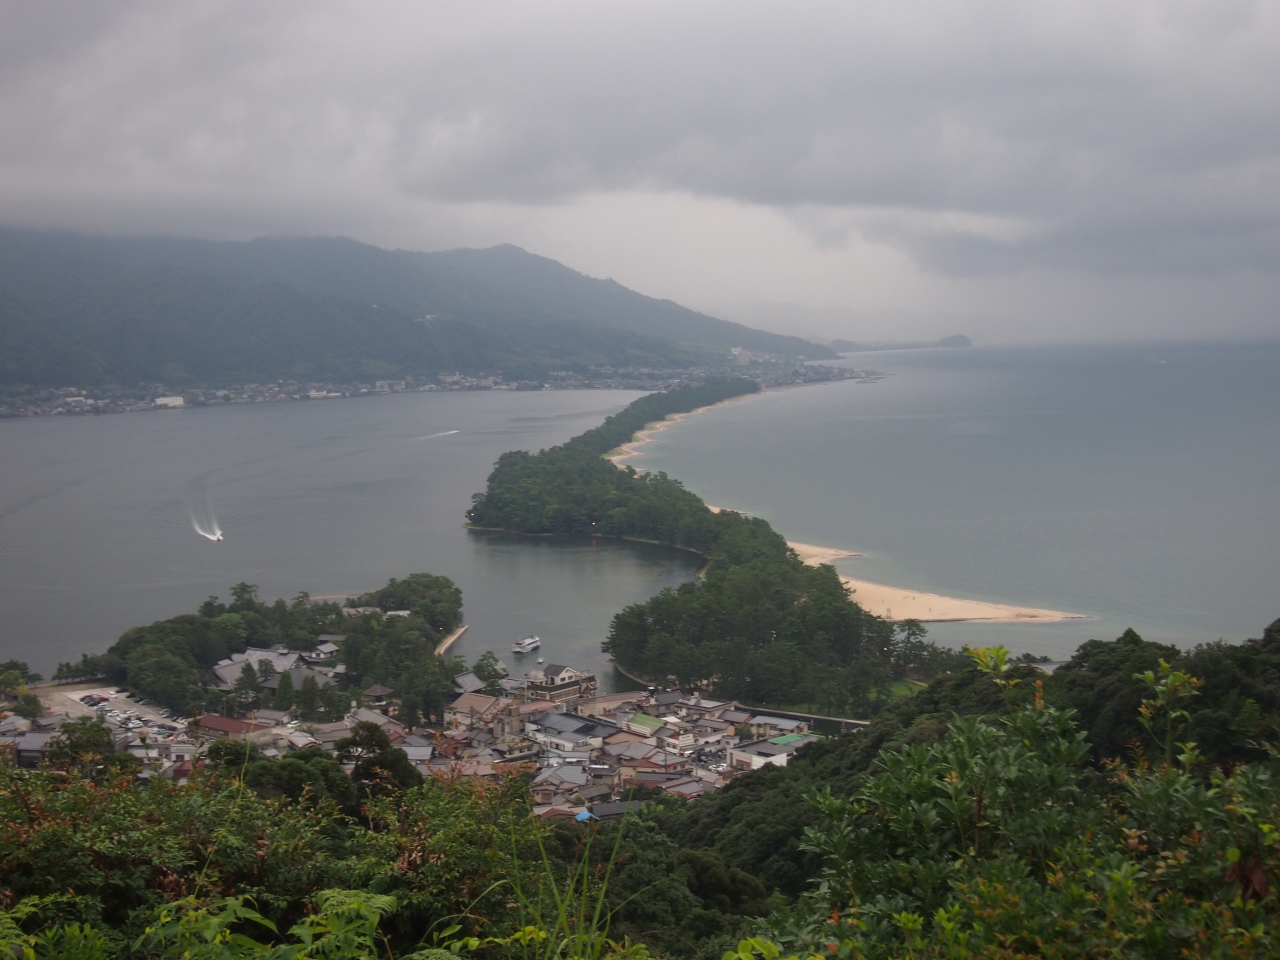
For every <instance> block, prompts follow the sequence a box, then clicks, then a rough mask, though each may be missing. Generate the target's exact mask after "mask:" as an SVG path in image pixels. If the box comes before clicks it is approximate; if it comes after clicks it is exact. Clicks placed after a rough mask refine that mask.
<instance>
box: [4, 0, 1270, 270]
mask: <svg viewBox="0 0 1280 960" xmlns="http://www.w3.org/2000/svg"><path fill="white" fill-rule="evenodd" d="M104 11H110V12H109V13H106V12H104ZM0 16H3V17H4V21H5V24H4V25H5V29H4V30H3V31H0V33H2V34H3V36H4V37H5V39H4V41H3V43H4V44H5V47H4V49H3V50H0V52H2V53H4V54H6V55H5V56H4V57H3V58H0V62H3V67H0V122H2V123H3V129H4V130H5V131H6V132H5V135H4V140H3V143H2V144H0V174H3V186H0V216H3V217H6V218H8V219H10V220H14V219H17V220H26V221H28V222H48V223H60V224H65V225H73V226H74V225H92V226H98V227H101V228H109V227H111V226H112V225H114V227H115V228H117V229H121V228H126V227H133V228H135V229H175V230H181V229H182V228H183V225H184V224H193V223H195V224H199V225H201V226H203V227H204V228H205V229H209V230H214V231H222V232H224V233H229V234H234V233H236V232H240V233H244V232H261V231H264V230H266V231H275V232H287V231H299V232H308V231H314V230H321V231H325V230H327V232H334V230H335V228H334V227H333V226H328V227H327V228H326V224H330V225H332V224H339V225H340V224H342V223H349V222H352V218H353V217H359V218H362V219H361V222H362V223H364V224H365V225H366V226H367V227H369V229H371V230H372V231H373V232H374V233H375V234H376V232H377V231H376V224H377V221H378V218H379V217H383V218H386V219H388V220H389V219H391V218H393V217H394V216H395V212H394V211H395V209H396V207H397V205H399V204H403V203H405V202H418V201H431V202H450V203H515V204H522V205H542V204H555V203H561V202H565V201H567V200H572V199H573V198H575V197H578V196H581V195H584V194H587V193H594V192H606V193H607V192H628V191H647V192H678V193H688V194H693V195H697V196H709V197H717V198H727V199H731V200H735V201H740V202H743V203H749V204H760V205H766V206H771V207H776V208H779V209H781V210H783V211H785V212H786V213H787V215H788V216H789V217H790V218H791V220H792V222H794V223H795V224H797V225H799V226H800V227H801V228H802V229H804V230H805V231H806V232H808V233H809V235H810V236H812V237H813V238H814V239H815V241H817V242H818V243H820V244H833V245H839V244H841V243H843V242H844V241H845V240H846V239H847V238H848V237H849V236H850V235H852V234H853V233H857V234H860V235H861V236H865V237H869V238H871V239H873V240H879V241H885V242H889V243H892V244H894V245H897V246H900V247H903V248H905V249H908V250H910V251H911V252H912V253H913V255H914V256H915V257H916V258H917V259H918V260H919V261H920V262H922V263H925V264H926V265H929V266H931V267H932V268H934V269H939V270H943V271H946V272H952V273H959V274H970V273H975V272H977V273H981V272H984V271H1003V270H1012V269H1017V268H1021V267H1027V266H1046V265H1047V266H1068V267H1083V268H1085V269H1087V270H1094V271H1105V272H1117V271H1118V272H1122V273H1123V272H1126V271H1134V272H1144V273H1157V274H1158V273H1161V272H1183V271H1187V270H1193V271H1198V272H1199V271H1203V272H1210V273H1212V272H1215V271H1227V270H1233V269H1248V270H1263V271H1275V270H1276V269H1277V267H1280V243H1277V240H1280V234H1278V232H1277V225H1278V224H1280V122H1278V121H1277V117H1280V12H1277V9H1276V7H1275V6H1274V5H1272V4H1268V3H1253V2H1246V0H1217V2H1179V0H1168V2H1158V3H1157V2H1147V3H1138V2H1135V3H1130V4H1115V3H1076V4H1061V3H1038V4H1033V3H1026V2H983V0H969V2H958V3H932V4H896V3H888V2H885V3H879V4H846V3H827V4H818V3H813V4H776V3H775V4H763V3H741V2H733V3H704V4H688V3H670V4H661V3H644V4H632V5H628V6H621V5H618V4H597V3H541V4H510V5H506V4H425V3H400V4H395V3H389V4H362V3H328V4H325V3H308V4H291V5H290V4H261V3H256V2H255V3H248V2H223V3H202V4H134V5H128V6H125V5H112V4H102V3H99V2H96V0H94V2H84V3H42V4H39V5H19V4H12V5H8V6H6V7H5V11H4V13H3V14H0ZM357 211H359V212H358V213H357ZM77 218H80V220H81V221H82V222H81V223H77ZM371 224H372V226H370V225H371Z"/></svg>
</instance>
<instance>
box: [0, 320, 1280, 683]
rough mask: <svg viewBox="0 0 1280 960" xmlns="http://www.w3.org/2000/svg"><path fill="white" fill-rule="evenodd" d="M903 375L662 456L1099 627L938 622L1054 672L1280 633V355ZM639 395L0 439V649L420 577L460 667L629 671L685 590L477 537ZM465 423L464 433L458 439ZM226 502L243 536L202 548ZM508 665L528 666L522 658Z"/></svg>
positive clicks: (1154, 351) (63, 646)
mask: <svg viewBox="0 0 1280 960" xmlns="http://www.w3.org/2000/svg"><path fill="white" fill-rule="evenodd" d="M853 365H856V366H858V367H863V368H866V367H873V368H875V369H879V370H883V371H885V372H887V373H889V374H891V376H889V377H888V378H887V379H885V380H882V381H879V382H877V383H868V384H863V383H838V384H830V385H825V386H819V387H809V388H804V389H794V390H780V391H775V392H770V393H768V394H765V395H763V396H759V397H754V398H750V399H747V400H744V401H741V402H737V403H732V404H728V405H725V406H723V407H719V408H716V409H715V410H712V411H709V412H707V413H705V414H703V415H701V416H698V417H695V418H693V419H691V420H689V421H686V422H685V423H683V424H681V425H679V426H676V427H674V428H672V429H670V430H667V431H664V432H663V433H662V434H661V435H660V438H659V439H658V440H657V441H656V442H654V443H652V444H650V445H648V446H647V447H645V451H646V454H645V456H643V457H642V458H640V459H639V460H638V461H636V464H637V465H638V466H642V467H645V468H648V469H661V470H666V471H667V472H668V473H670V474H671V475H672V476H675V477H678V478H679V479H681V480H682V481H684V482H685V483H686V485H688V486H689V487H690V488H691V489H693V490H694V491H696V492H697V493H698V494H699V495H701V496H702V497H703V498H704V499H706V500H707V501H708V502H710V503H715V504H720V505H724V506H731V507H735V508H737V509H742V510H745V511H748V512H750V513H754V514H757V515H759V516H762V517H765V518H766V519H768V520H769V521H770V522H771V523H773V524H774V525H775V526H776V527H777V529H778V530H779V531H781V532H782V533H783V534H785V535H786V536H787V537H788V538H790V539H793V540H799V541H805V542H810V543H819V544H826V545H829V546H834V547H841V548H845V549H850V550H857V551H861V552H862V553H864V554H865V556H864V557H862V558H854V559H848V560H842V561H839V562H838V563H837V566H838V567H839V568H840V569H841V570H842V571H843V572H845V573H847V574H848V575H850V576H857V577H862V578H864V579H868V580H876V581H880V582H883V583H891V584H895V585H901V586H904V587H913V588H916V589H919V590H926V591H930V592H934V593H942V594H947V595H951V596H961V597H970V598H973V599H979V600H994V601H1000V602H1006V603H1015V604H1020V605H1024V606H1036V607H1046V608H1050V609H1055V610H1067V611H1073V612H1079V613H1086V614H1089V615H1091V616H1092V617H1093V618H1094V619H1091V620H1087V621H1069V622H1064V623H1058V624H1043V625H1034V624H1001V625H982V624H935V625H932V626H931V628H930V633H931V636H933V637H934V638H935V639H937V640H940V641H942V642H946V643H953V644H959V643H970V644H978V643H995V642H1002V643H1005V644H1006V645H1008V646H1010V647H1012V648H1014V649H1016V650H1032V651H1034V652H1038V653H1047V654H1049V655H1051V656H1055V657H1061V656H1066V655H1069V654H1070V652H1071V651H1072V650H1073V649H1074V648H1075V647H1076V646H1077V645H1078V644H1079V643H1080V642H1082V641H1083V640H1086V639H1088V638H1090V637H1102V638H1110V637H1114V636H1116V635H1118V634H1119V633H1120V632H1121V631H1122V630H1123V629H1124V628H1125V627H1127V626H1132V627H1134V628H1135V629H1137V630H1138V631H1139V632H1140V633H1142V634H1143V635H1144V636H1148V637H1150V638H1152V639H1161V640H1168V641H1172V642H1177V643H1180V644H1191V643H1195V642H1199V641H1202V640H1211V639H1214V638H1217V637H1220V636H1221V637H1226V638H1228V639H1231V640H1240V639H1243V638H1244V637H1246V636H1257V635H1258V634H1259V633H1260V632H1261V630H1262V628H1263V626H1265V625H1266V624H1267V623H1269V622H1270V621H1271V620H1273V619H1274V618H1275V617H1277V616H1280V583H1278V582H1277V580H1278V579H1280V578H1278V576H1277V571H1280V416H1277V414H1280V377H1277V376H1276V371H1277V370H1278V369H1280V345H1275V344H1270V345H1257V344H1253V345H1180V346H1167V347H1152V346H1133V347H1115V346H1110V347H1072V348H1043V347H1041V348H1016V349H1015V348H973V349H971V350H961V351H918V352H892V353H883V354H861V355H858V356H857V357H856V358H855V359H854V361H853ZM637 395H638V394H634V393H627V392H622V391H607V392H595V391H577V392H548V393H536V394H534V393H488V392H484V393H441V394H406V395H397V396H386V397H377V398H370V399H367V400H361V401H342V402H339V401H334V402H314V403H289V404H269V405H251V406H235V407H222V408H211V409H191V410H181V411H163V412H156V413H153V414H146V415H140V414H139V415H124V416H112V417H102V418H68V419H61V418H53V419H35V420H21V421H9V422H3V423H0V454H2V455H0V659H7V658H9V657H17V658H19V659H24V660H27V661H29V662H30V663H31V664H32V666H33V667H35V668H36V669H38V670H41V671H42V672H44V673H46V674H48V673H49V672H50V671H51V670H52V668H53V666H54V665H55V664H56V663H57V662H58V661H59V660H67V659H77V658H78V657H79V655H80V654H81V653H82V652H85V651H90V652H98V651H101V650H104V649H106V647H108V646H109V645H110V644H111V643H112V642H113V641H114V640H115V638H116V637H117V636H118V635H119V634H120V633H121V632H122V631H123V630H124V629H126V628H128V627H130V626H132V625H134V624H139V623H146V622H150V621H152V620H157V619H162V618H165V617H169V616H173V615H175V614H178V613H182V612H186V611H191V610H194V609H195V608H196V606H198V604H199V603H200V602H201V601H202V600H203V599H204V598H205V597H206V596H207V595H209V594H219V595H222V596H224V597H225V596H226V593H227V588H228V587H229V586H230V585H231V584H232V583H235V582H237V581H241V580H247V581H249V582H252V583H257V584H259V585H260V587H261V590H260V593H261V596H263V597H264V598H267V599H273V598H275V597H277V596H286V597H287V596H291V595H293V594H294V593H296V592H298V591H300V590H306V591H308V592H310V593H311V594H313V595H316V596H323V595H328V594H342V593H347V592H357V591H361V590H365V589H370V588H373V587H376V586H379V585H381V584H382V583H383V582H385V581H386V580H387V578H389V577H393V576H402V575H404V574H407V573H411V572H414V571H429V572H432V573H441V574H445V575H447V576H450V577H452V578H453V579H454V580H455V581H456V582H457V583H458V584H459V586H461V587H462V590H463V594H464V598H465V604H466V606H465V611H464V613H465V618H466V621H467V622H468V623H469V624H470V625H471V631H470V632H469V633H468V634H467V635H466V636H464V637H463V639H462V640H461V641H460V643H459V644H458V646H457V648H456V650H457V652H458V653H460V654H462V655H463V656H466V657H467V658H468V659H473V658H474V657H476V656H477V655H479V654H480V653H481V652H483V651H484V650H485V649H493V650H495V651H496V652H498V653H499V655H501V656H503V657H504V659H506V660H507V661H508V662H509V663H512V662H513V661H514V660H515V658H514V657H513V656H512V655H511V654H510V653H509V652H508V651H509V650H510V643H511V641H512V640H513V639H515V638H516V637H519V636H522V635H524V634H527V633H530V632H533V633H538V634H540V635H541V636H542V637H543V638H544V640H545V646H544V649H543V651H542V653H543V654H544V655H546V656H547V657H548V658H549V659H552V660H558V661H560V662H567V663H571V664H573V665H575V666H579V667H584V668H591V669H594V670H596V671H597V672H598V673H599V674H600V675H601V677H602V679H603V681H604V684H605V686H606V688H607V687H608V686H609V685H610V684H611V683H613V682H616V680H617V678H616V677H615V676H614V675H612V673H611V671H610V670H609V668H608V665H607V662H606V660H605V658H604V656H603V654H601V652H600V649H599V647H600V641H601V640H602V639H603V638H604V636H605V634H606V631H607V629H608V624H609V621H610V619H611V618H612V616H613V615H614V614H615V613H616V612H617V611H618V610H620V609H621V608H622V607H624V606H625V605H627V604H629V603H634V602H637V601H640V600H643V599H645V598H647V597H649V596H651V595H653V594H654V593H656V592H657V591H658V590H660V589H662V588H663V587H664V586H668V585H674V584H676V583H679V582H682V581H684V580H686V579H689V578H690V577H692V576H693V575H694V573H695V571H696V567H697V562H696V560H695V559H694V558H693V557H691V556H690V555H688V554H685V553H681V552H679V551H673V550H666V549H662V548H655V547H647V546H644V545H640V544H629V543H605V542H577V541H560V540H538V539H528V538H513V537H503V536H492V535H485V534H476V533H469V532H468V531H466V530H465V529H464V528H463V526H462V521H463V513H464V511H465V509H466V507H467V505H468V503H469V499H470V496H471V494H472V493H474V492H476V491H478V490H481V489H483V487H484V481H485V477H486V476H487V475H488V472H489V470H490V468H491V465H492V463H493V461H494V460H496V459H497V457H498V456H499V454H501V453H503V452H504V451H506V450H512V449H534V450H536V449H539V448H541V447H545V446H549V445H552V444H555V443H560V442H562V441H564V440H566V439H568V438H569V437H571V436H574V435H575V434H578V433H581V432H582V431H583V430H586V429H588V428H590V427H592V426H595V425H596V424H598V423H599V422H600V421H601V420H602V419H603V418H604V417H606V416H608V415H609V414H610V413H613V412H614V411H616V410H618V409H620V408H621V407H622V406H624V405H625V404H627V403H629V402H630V401H631V400H632V399H634V398H635V397H636V396H637ZM453 431H457V432H453ZM208 510H212V511H214V512H215V513H216V515H217V517H218V519H219V521H220V523H221V526H222V528H223V529H224V531H225V533H226V540H225V541H223V542H222V543H212V542H210V541H208V540H205V539H204V538H202V537H200V536H198V535H197V534H196V533H195V532H194V531H193V530H192V529H191V524H190V514H191V512H192V511H194V512H196V513H201V512H205V511H208ZM513 665H514V663H513Z"/></svg>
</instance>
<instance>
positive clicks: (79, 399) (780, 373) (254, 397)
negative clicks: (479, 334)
mask: <svg viewBox="0 0 1280 960" xmlns="http://www.w3.org/2000/svg"><path fill="white" fill-rule="evenodd" d="M729 362H730V363H731V364H732V367H731V369H732V370H733V371H734V372H735V373H737V374H739V375H741V376H747V377H750V378H751V379H753V380H755V381H756V382H757V383H759V384H760V386H762V387H765V388H776V387H786V386H800V385H803V384H809V383H826V382H829V381H834V380H877V379H880V378H881V377H882V376H883V374H880V373H876V372H874V371H867V370H851V369H848V368H843V367H830V366H826V365H823V364H817V363H810V364H797V363H795V362H793V361H787V360H785V359H784V358H781V357H773V356H765V355H760V356H755V355H752V354H751V353H749V352H747V351H745V350H742V349H740V348H736V349H735V351H733V352H731V353H730V356H729ZM725 372H726V370H725V369H722V368H712V367H690V368H685V369H675V370H656V369H650V368H648V367H611V366H593V367H589V368H587V369H586V370H585V371H572V370H558V371H551V372H549V373H547V374H546V375H545V376H542V377H538V378H536V379H518V378H504V376H503V374H502V373H501V372H490V373H485V372H481V373H458V372H454V373H441V374H438V375H436V376H434V377H429V378H425V377H419V378H416V379H415V378H411V377H406V378H405V379H400V380H373V381H353V382H328V381H298V380H277V381H275V382H272V383H244V384H237V385H231V386H225V387H184V388H180V387H178V386H175V385H173V384H165V383H149V384H140V385H137V386H134V387H89V386H67V387H60V388H57V389H52V388H50V389H31V390H26V391H15V392H10V393H9V394H8V395H5V396H0V419H3V418H13V417H42V416H95V415H102V414H109V413H140V412H143V411H154V410H173V409H181V408H186V407H217V406H226V405H231V404H246V403H289V402H296V401H302V402H309V401H314V400H343V399H351V398H358V397H374V396H379V395H384V394H391V393H433V392H437V391H471V390H524V391H529V390H646V391H659V390H671V389H675V388H676V387H681V386H686V385H689V384H695V383H701V382H703V381H705V380H706V379H707V378H708V377H712V376H717V375H723V374H724V373H725Z"/></svg>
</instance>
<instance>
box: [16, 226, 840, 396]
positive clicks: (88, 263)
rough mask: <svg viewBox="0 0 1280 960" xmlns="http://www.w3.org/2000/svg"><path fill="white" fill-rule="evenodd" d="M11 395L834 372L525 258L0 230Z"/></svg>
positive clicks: (758, 339) (804, 346)
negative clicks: (150, 384) (774, 362)
mask: <svg viewBox="0 0 1280 960" xmlns="http://www.w3.org/2000/svg"><path fill="white" fill-rule="evenodd" d="M0 346H3V348H4V349H3V357H4V360H3V362H2V363H0V383H2V384H5V385H17V384H31V385H37V386H51V385H65V384H69V383H73V382H80V383H130V382H138V381H144V380H155V381H163V382H166V383H172V384H177V385H181V384H183V383H217V382H227V383H230V382H245V381H252V380H266V379H280V378H290V379H300V380H305V379H325V378H329V379H341V378H382V377H390V376H396V375H399V376H406V375H429V374H432V373H436V372H444V371H453V370H459V371H464V372H467V371H470V372H476V371H482V370H483V371H490V372H502V373H504V374H505V375H507V376H508V377H509V378H520V377H537V376H539V375H541V374H544V373H546V372H547V371H548V370H552V369H566V368H569V369H572V368H578V369H582V368H585V367H587V366H590V365H607V366H618V367H635V366H647V367H658V368H671V367H684V366H691V365H698V364H706V363H711V364H714V363H723V362H724V360H725V357H726V354H727V352H728V349H729V348H730V347H735V346H742V347H746V348H747V349H749V350H755V351H763V352H770V353H777V354H784V355H787V356H791V357H795V356H805V357H809V358H822V357H833V356H835V354H834V353H832V352H831V351H830V350H828V349H826V348H825V347H820V346H818V345H816V344H811V343H808V342H806V341H803V340H800V339H799V338H796V337H782V336H778V335H776V334H770V333H764V332H761V331H757V330H752V329H750V328H748V327H744V326H741V325H740V324H735V323H730V322H728V321H724V320H719V319H716V318H714V317H709V316H706V315H704V314H700V313H697V312H695V311H692V310H688V309H686V308H684V307H681V306H679V305H678V304H675V303H672V302H671V301H669V300H658V299H654V298H652V297H646V296H644V295H642V294H639V293H636V292H635V291H632V290H628V289H627V288H625V287H623V286H621V285H620V284H617V283H615V282H613V281H611V280H597V279H593V278H591V277H587V276H584V275H583V274H580V273H577V272H576V271H573V270H571V269H569V268H568V267H565V266H563V265H561V264H559V263H557V262H555V261H553V260H549V259H547V258H545V257H539V256H535V255H533V254H530V253H527V252H525V251H523V250H520V249H519V248H517V247H512V246H499V247H493V248H491V249H487V250H451V251H445V252H440V253H416V252H412V251H405V250H394V251H391V250H383V249H380V248H378V247H372V246H369V245H366V244H361V243H357V242H356V241H354V240H349V239H345V238H332V237H318V238H263V239H259V240H253V241H248V242H227V243H217V242H212V241H205V240H190V239H181V238H172V237H154V238H130V239H112V238H104V237H85V236H78V235H72V234H59V233H37V232H31V231H20V230H12V229H3V230H0Z"/></svg>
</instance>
